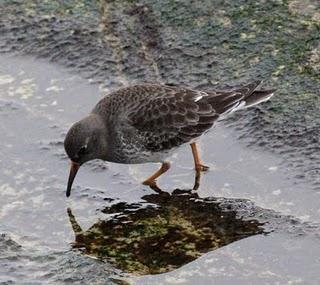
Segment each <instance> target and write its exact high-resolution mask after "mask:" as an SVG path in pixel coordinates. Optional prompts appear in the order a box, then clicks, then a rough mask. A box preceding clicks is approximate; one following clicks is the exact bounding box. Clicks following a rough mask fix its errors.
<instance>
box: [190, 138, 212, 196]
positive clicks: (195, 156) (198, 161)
mask: <svg viewBox="0 0 320 285" xmlns="http://www.w3.org/2000/svg"><path fill="white" fill-rule="evenodd" d="M190 146H191V150H192V155H193V159H194V168H195V170H196V176H195V181H194V187H193V190H197V189H198V188H199V185H200V176H201V171H207V170H208V169H209V167H208V166H205V165H203V164H202V163H201V159H200V156H199V152H198V149H197V145H196V143H191V144H190Z"/></svg>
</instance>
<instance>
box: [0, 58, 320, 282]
mask: <svg viewBox="0 0 320 285" xmlns="http://www.w3.org/2000/svg"><path fill="white" fill-rule="evenodd" d="M0 61H1V65H0V119H1V123H0V128H1V129H0V133H1V134H2V135H1V138H2V148H1V150H0V164H1V168H0V195H1V199H0V217H1V223H0V232H1V234H2V235H1V238H0V251H1V258H0V281H1V282H4V284H10V283H13V284H15V283H16V284H20V283H24V284H46V283H48V284H64V283H70V282H72V283H74V284H107V283H119V282H120V283H121V282H128V283H129V284H195V283H198V284H212V282H213V280H214V282H216V284H258V283H259V284H289V283H290V284H318V283H319V280H320V279H319V273H318V272H319V266H320V260H319V256H320V249H319V242H320V240H319V221H320V211H319V192H317V191H314V188H313V187H312V185H308V184H307V182H306V183H303V184H301V183H296V181H295V179H293V178H292V176H291V175H288V174H291V173H292V172H294V171H296V170H295V169H290V168H285V167H284V166H283V163H282V162H281V160H280V159H278V158H275V157H274V156H273V155H270V154H268V153H266V152H264V151H262V150H260V151H258V150H253V149H251V148H250V147H246V146H245V145H242V144H241V143H240V142H239V141H238V140H236V139H235V133H234V132H233V131H232V129H227V128H226V127H225V126H224V124H223V123H221V124H220V125H218V126H217V127H216V128H215V129H214V131H213V132H211V133H209V134H208V135H207V137H206V138H204V139H203V140H202V142H201V151H202V152H203V154H204V156H203V157H204V160H205V161H206V162H207V164H208V165H209V166H210V167H211V170H210V171H209V172H208V173H206V174H205V175H203V177H202V179H201V185H200V189H199V190H198V192H196V193H194V192H190V191H188V189H191V187H192V186H193V183H194V176H193V175H194V172H193V165H192V157H191V152H190V150H189V149H188V147H185V148H182V149H181V150H180V151H179V152H178V153H176V154H175V155H174V156H173V158H172V163H173V167H172V169H171V170H170V171H169V172H168V174H166V175H164V177H162V178H161V179H160V180H159V186H160V187H161V188H162V189H163V190H164V191H168V193H172V195H171V196H170V195H169V194H161V195H159V194H155V193H154V192H153V191H152V190H151V189H149V188H147V187H145V186H142V185H141V184H140V181H141V180H142V179H143V178H145V177H147V176H148V175H149V174H150V173H151V172H152V171H153V170H154V169H155V168H156V167H157V165H153V164H146V165H131V166H128V165H118V164H111V163H102V162H100V161H94V162H92V163H88V164H87V165H84V166H83V167H82V169H81V170H80V172H79V174H78V176H77V178H76V181H75V184H74V189H73V192H72V195H71V197H70V198H69V199H67V198H66V197H65V189H66V180H67V175H68V166H69V165H68V160H67V158H66V156H65V154H64V150H63V139H64V136H65V133H66V131H67V130H68V128H69V127H70V125H71V124H72V123H73V122H74V121H76V120H77V119H79V118H81V117H82V116H84V115H85V114H86V113H88V112H89V111H90V109H91V108H92V107H93V106H94V104H95V103H96V102H97V100H98V99H99V98H101V97H102V96H103V94H104V92H105V91H101V90H99V87H98V86H96V85H94V84H89V82H88V80H85V79H83V78H82V77H81V76H79V75H77V74H75V73H73V72H70V71H68V70H65V69H63V68H62V67H61V66H58V65H55V64H52V63H47V62H46V61H45V60H40V59H35V58H33V57H18V56H10V55H1V56H0ZM177 188H179V189H184V190H186V191H185V192H184V191H180V192H179V191H178V190H176V191H175V192H174V189H177ZM219 197H221V198H219ZM222 197H223V198H222ZM68 209H69V210H68ZM172 217H174V218H172ZM70 219H71V221H70ZM212 221H214V223H212ZM128 223H129V224H128ZM126 224H128V226H126ZM72 225H73V228H72ZM129 225H130V226H129ZM218 225H219V226H218ZM79 227H81V229H80V228H79ZM74 230H75V232H74ZM108 230H110V231H109V232H108ZM113 232H114V233H115V234H113ZM75 234H76V235H75ZM165 241H167V242H165ZM209 241H210V242H209ZM161 242H162V243H161ZM160 244H161V249H163V250H162V251H161V252H160V251H159V259H156V258H155V257H154V256H152V254H153V251H152V250H151V249H150V247H152V246H153V247H154V248H155V251H158V249H157V246H158V245H160ZM165 249H167V250H165ZM160 253H161V254H160ZM177 256H179V257H180V258H179V259H178V260H177V259H176V258H177ZM97 258H98V259H97ZM152 260H154V261H155V262H156V263H155V264H152ZM160 272H165V273H163V274H160V275H159V274H155V275H154V273H160ZM119 280H120V281H119ZM124 284H125V283H124Z"/></svg>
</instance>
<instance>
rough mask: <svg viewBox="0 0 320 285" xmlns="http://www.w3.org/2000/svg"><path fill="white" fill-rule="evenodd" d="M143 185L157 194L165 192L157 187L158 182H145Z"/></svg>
mask: <svg viewBox="0 0 320 285" xmlns="http://www.w3.org/2000/svg"><path fill="white" fill-rule="evenodd" d="M142 184H143V185H147V186H149V187H150V188H151V189H152V190H154V191H156V192H157V193H161V192H163V191H162V190H161V189H160V188H159V186H158V185H157V182H156V180H148V179H147V180H145V181H143V182H142Z"/></svg>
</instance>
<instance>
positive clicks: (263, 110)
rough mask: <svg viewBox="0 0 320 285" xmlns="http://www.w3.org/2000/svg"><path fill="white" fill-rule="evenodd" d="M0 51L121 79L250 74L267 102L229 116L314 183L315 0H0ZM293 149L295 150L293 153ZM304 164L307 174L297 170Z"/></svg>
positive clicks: (199, 79) (109, 81) (189, 80)
mask: <svg viewBox="0 0 320 285" xmlns="http://www.w3.org/2000/svg"><path fill="white" fill-rule="evenodd" d="M0 5H1V12H0V19H1V22H0V39H1V41H0V42H1V44H0V51H2V52H17V53H19V54H21V53H23V54H34V55H36V56H38V57H45V58H48V59H50V60H51V61H53V62H58V63H60V64H63V65H65V66H67V67H71V68H73V69H74V70H81V71H82V74H83V75H84V76H86V77H88V78H90V79H91V80H92V81H94V82H97V83H100V84H101V88H107V89H110V88H112V89H113V88H117V87H120V86H123V85H128V84H132V83H133V82H146V81H148V82H162V83H169V84H177V85H186V86H191V87H194V88H202V89H210V88H212V87H216V86H217V85H220V86H224V85H228V84H234V83H239V82H240V81H249V80H254V79H263V80H265V85H264V86H265V87H268V86H271V87H275V88H277V89H278V91H277V96H275V97H274V98H273V99H272V101H271V102H270V103H267V104H264V105H263V106H259V107H257V108H256V109H254V110H251V111H250V112H248V113H247V115H246V116H245V118H243V117H241V119H240V115H239V116H235V117H233V119H230V121H229V122H230V124H231V125H233V126H235V127H236V129H238V135H239V137H242V138H244V139H245V140H246V141H247V142H248V143H250V144H252V145H259V146H263V147H264V148H268V149H269V150H271V151H273V152H275V153H277V154H278V155H281V157H282V158H283V160H284V162H285V163H287V165H289V166H291V167H295V168H297V169H299V172H300V175H297V178H301V179H308V180H309V181H310V182H311V183H312V184H313V187H314V189H319V183H320V182H319V177H320V176H319V166H318V161H319V159H320V158H319V153H320V152H319V145H320V144H319V125H320V118H319V114H320V110H319V106H320V104H319V98H320V96H319V88H318V87H319V83H320V79H319V78H320V77H319V74H320V69H319V62H320V60H319V58H320V57H319V42H320V36H319V35H320V33H319V23H320V22H319V13H320V12H319V11H320V8H319V3H318V1H314V0H310V1H307V2H305V1H264V0H260V1H224V2H223V3H222V2H221V1H213V2H212V1H209V0H208V1H201V2H196V1H191V0H190V1H183V2H181V1H161V2H159V1H152V0H144V1H103V0H100V1H97V2H94V1H72V0H69V1H64V2H63V3H62V2H59V1H50V2H46V1H45V2H44V1H2V2H1V4H0ZM297 154H298V155H297ZM302 173H303V174H302Z"/></svg>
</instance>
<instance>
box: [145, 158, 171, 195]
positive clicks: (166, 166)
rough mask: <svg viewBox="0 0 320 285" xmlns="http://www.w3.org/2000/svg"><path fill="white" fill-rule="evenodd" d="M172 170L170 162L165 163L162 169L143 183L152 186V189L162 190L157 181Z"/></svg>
mask: <svg viewBox="0 0 320 285" xmlns="http://www.w3.org/2000/svg"><path fill="white" fill-rule="evenodd" d="M169 168H170V163H169V162H163V163H162V165H161V167H160V169H159V170H157V171H156V172H155V173H154V174H153V175H151V176H150V177H149V178H147V179H146V180H145V181H143V182H142V184H144V185H148V186H150V187H151V188H152V189H157V190H160V189H159V187H158V186H157V183H156V179H157V178H158V177H159V176H160V175H162V174H163V173H165V172H167V171H168V170H169Z"/></svg>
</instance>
